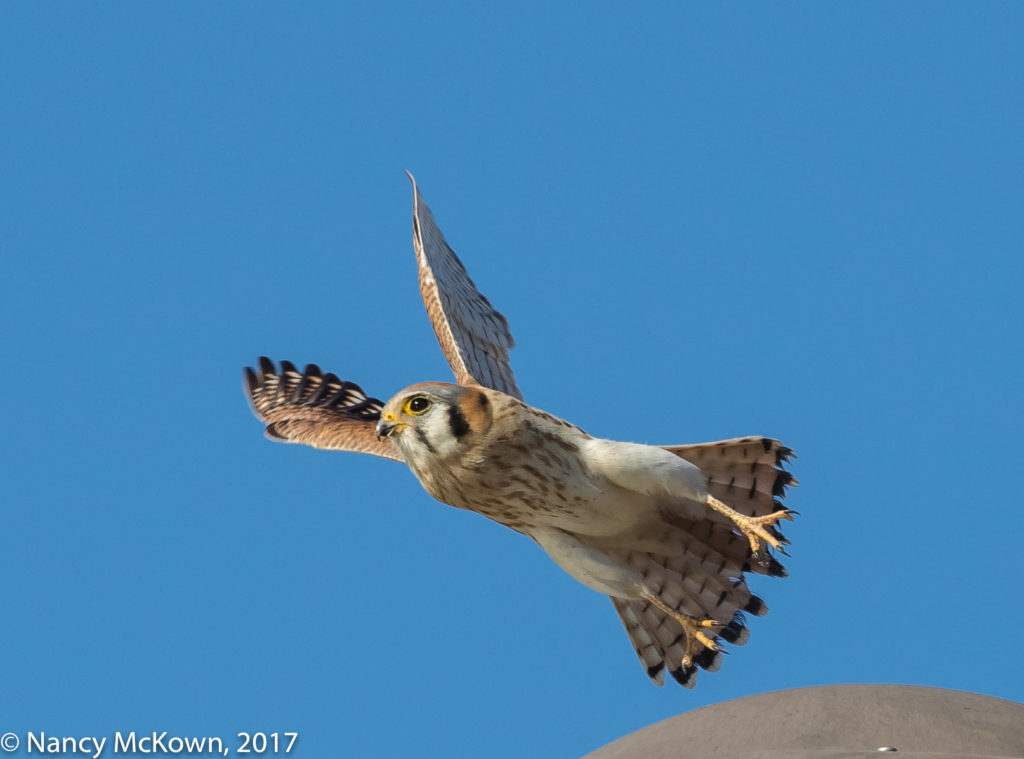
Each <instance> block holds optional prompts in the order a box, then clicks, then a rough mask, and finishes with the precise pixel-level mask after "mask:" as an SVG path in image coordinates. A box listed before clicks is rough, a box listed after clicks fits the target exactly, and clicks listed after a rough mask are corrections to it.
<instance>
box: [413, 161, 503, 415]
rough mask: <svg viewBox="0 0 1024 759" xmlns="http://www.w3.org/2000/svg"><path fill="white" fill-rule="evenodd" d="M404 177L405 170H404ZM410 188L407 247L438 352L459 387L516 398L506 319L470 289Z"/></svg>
mask: <svg viewBox="0 0 1024 759" xmlns="http://www.w3.org/2000/svg"><path fill="white" fill-rule="evenodd" d="M406 174H409V172H406ZM409 179H410V181H412V190H413V214H412V217H413V233H412V239H413V245H414V246H415V248H416V262H417V263H418V264H419V268H420V292H421V293H422V294H423V303H424V305H425V306H426V307H427V315H428V316H430V323H431V324H432V325H433V326H434V334H436V335H437V340H438V342H439V343H441V350H443V351H444V355H445V358H447V359H448V364H449V366H451V368H452V371H453V372H455V380H456V381H457V382H458V383H459V384H460V385H471V384H475V385H483V386H484V387H489V388H491V389H493V390H498V391H500V392H502V393H507V394H508V395H512V396H515V397H516V398H519V399H522V397H523V396H522V394H521V393H520V392H519V388H518V387H516V378H515V375H514V374H513V373H512V367H511V366H509V359H508V352H509V350H511V349H512V347H513V346H514V345H515V341H514V340H513V339H512V333H510V332H509V329H508V321H506V319H505V317H504V316H502V315H501V313H499V312H498V311H497V310H496V309H495V308H494V306H492V305H491V303H490V301H488V300H487V298H485V297H484V296H483V295H481V294H480V291H479V290H477V289H476V285H474V284H473V280H471V279H470V278H469V274H467V273H466V268H465V267H464V266H463V265H462V262H461V261H460V260H459V257H458V256H456V255H455V251H453V250H452V249H451V248H450V247H448V243H447V242H445V239H444V235H442V234H441V230H440V229H438V228H437V225H436V224H435V223H434V217H433V216H432V215H431V213H430V209H429V208H427V204H426V203H424V202H423V198H422V197H421V196H420V191H419V189H418V188H417V187H416V180H415V179H414V178H413V176H412V174H409Z"/></svg>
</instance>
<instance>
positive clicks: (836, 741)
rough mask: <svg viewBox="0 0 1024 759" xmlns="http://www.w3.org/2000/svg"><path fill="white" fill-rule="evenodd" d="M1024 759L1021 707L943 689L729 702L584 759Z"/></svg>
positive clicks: (834, 690)
mask: <svg viewBox="0 0 1024 759" xmlns="http://www.w3.org/2000/svg"><path fill="white" fill-rule="evenodd" d="M886 747H888V748H889V749H890V750H891V749H892V748H895V749H896V753H897V756H902V757H925V756H927V757H930V758H931V759H940V757H971V758H972V759H981V757H1024V704H1018V703H1016V702H1014V701H1004V700H1003V699H1001V698H993V697H991V696H981V695H978V694H976V693H965V692H963V691H956V690H944V689H942V688H922V687H917V686H911V685H828V686H822V687H816V688H798V689H796V690H785V691H777V692H775V693H763V694H760V695H757V696H748V697H746V698H739V699H736V700H734V701H726V702H724V703H721V704H715V705H713V706H706V707H704V708H703V709H695V710H694V711H692V712H687V713H686V714H680V715H678V716H676V717H671V718H669V719H667V720H664V721H663V722H658V723H657V724H654V725H651V726H649V727H645V728H643V729H641V730H638V731H636V732H635V733H631V734H629V735H627V736H626V737H624V738H620V739H619V740H617V741H613V742H612V743H609V744H608V745H607V746H604V747H603V748H600V749H598V750H597V751H595V752H593V753H591V754H588V755H587V756H586V757H585V759H689V758H690V757H693V758H694V759H697V758H698V757H699V758H700V759H782V758H783V757H791V758H792V759H812V757H813V758H814V759H818V758H819V757H820V758H822V759H824V758H826V757H827V758H829V759H838V758H839V757H843V758H844V759H846V758H849V759H853V758H854V757H856V758H858V759H860V758H861V757H873V758H875V759H877V758H878V757H880V756H888V755H890V754H889V753H887V752H885V751H882V752H881V753H880V749H884V748H886Z"/></svg>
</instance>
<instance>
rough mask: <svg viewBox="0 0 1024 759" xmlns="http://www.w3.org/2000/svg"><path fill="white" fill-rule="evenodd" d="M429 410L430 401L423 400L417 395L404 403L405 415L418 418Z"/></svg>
mask: <svg viewBox="0 0 1024 759" xmlns="http://www.w3.org/2000/svg"><path fill="white" fill-rule="evenodd" d="M428 408H430V401H428V400H427V399H426V398H424V397H423V396H422V395H417V396H416V397H415V398H410V399H409V400H407V401H406V402H405V413H407V414H412V415H413V416H418V415H419V414H422V413H423V412H424V411H426V410H427V409H428Z"/></svg>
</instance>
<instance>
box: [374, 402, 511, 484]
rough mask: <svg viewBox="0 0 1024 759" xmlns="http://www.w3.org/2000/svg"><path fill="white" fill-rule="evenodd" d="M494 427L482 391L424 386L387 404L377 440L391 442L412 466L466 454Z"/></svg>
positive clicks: (382, 412)
mask: <svg viewBox="0 0 1024 759" xmlns="http://www.w3.org/2000/svg"><path fill="white" fill-rule="evenodd" d="M490 424H491V404H490V401H489V400H488V399H487V396H486V395H485V394H484V392H483V391H482V390H480V389H479V388H476V387H465V386H462V385H451V384H447V383H444V382H423V383H420V384H417V385H411V386H410V387H407V388H406V389H405V390H402V391H401V392H400V393H398V394H397V395H395V396H394V397H393V398H391V399H390V400H389V401H388V402H387V403H385V404H384V408H382V409H381V412H380V420H379V421H378V422H377V437H378V438H385V437H387V438H391V440H393V441H394V443H395V445H396V446H398V449H399V450H400V451H401V452H402V454H403V456H404V457H405V459H406V461H408V462H409V463H410V464H412V463H414V462H416V461H425V460H431V459H433V460H436V459H447V458H449V457H450V456H452V455H459V454H461V453H463V452H464V451H465V450H466V446H467V444H469V443H470V442H471V441H473V440H474V439H476V438H477V437H478V436H479V435H480V434H481V433H482V432H484V431H486V429H487V428H488V427H490Z"/></svg>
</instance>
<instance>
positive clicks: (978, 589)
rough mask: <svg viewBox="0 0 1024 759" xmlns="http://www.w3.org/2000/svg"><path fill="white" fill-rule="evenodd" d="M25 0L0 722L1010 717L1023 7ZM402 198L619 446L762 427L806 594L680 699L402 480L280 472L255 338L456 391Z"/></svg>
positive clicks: (6, 101) (15, 122)
mask: <svg viewBox="0 0 1024 759" xmlns="http://www.w3.org/2000/svg"><path fill="white" fill-rule="evenodd" d="M548 5H549V4H546V3H532V2H528V3H512V4H510V3H474V4H466V3H446V2H441V3H437V2H434V3H430V4H416V3H358V4H356V3H346V4H341V3H301V4H294V3H290V4H282V3H248V2H245V3H243V2H234V3H228V2H225V3H198V2H196V3H174V4H170V3H164V4H160V3H91V4H83V3H75V4H70V3H63V4H54V3H36V2H23V3H4V4H3V5H2V6H0V66H2V71H3V74H2V76H0V102H2V103H3V112H4V117H3V124H2V127H0V167H2V176H3V179H2V182H0V261H2V276H0V296H2V297H0V325H2V326H0V329H2V332H0V334H2V348H3V357H4V363H5V370H4V371H3V372H2V374H0V377H2V379H0V382H2V384H3V396H4V398H5V399H6V401H5V403H4V422H5V429H6V434H5V435H4V436H3V438H2V441H0V456H2V461H3V471H4V475H3V488H2V495H0V499H2V510H0V537H2V544H3V562H2V566H3V573H2V574H3V578H2V581H0V608H2V609H3V618H4V622H3V625H2V634H0V635H2V637H0V651H2V652H3V654H2V667H0V732H5V731H7V730H11V731H14V732H16V733H19V734H24V732H25V731H28V730H36V731H40V730H46V731H50V732H52V733H59V734H66V735H84V734H91V735H109V734H112V733H113V732H114V731H115V730H122V731H129V730H136V731H143V732H145V731H153V730H160V731H162V730H167V731H170V732H171V734H179V735H202V734H213V735H222V736H225V737H230V736H233V735H234V734H235V733H236V732H238V731H243V730H244V731H257V730H261V731H265V732H271V731H274V730H277V731H286V730H294V731H298V732H299V733H300V734H301V737H300V739H299V743H298V744H297V746H296V747H295V751H294V752H293V755H295V756H301V757H313V758H315V757H327V756H338V757H359V756H376V757H406V756H420V757H458V756H465V757H480V756H487V757H497V758H504V757H520V756H525V755H527V754H529V755H531V756H542V757H572V756H579V755H581V754H583V753H586V752H587V751H589V750H592V749H594V748H597V747H598V746H600V745H602V744H604V743H606V742H608V741H610V740H612V739H614V738H616V737H619V736H621V735H623V734H625V733H628V732H630V731H632V730H635V729H638V728H640V727H642V726H644V725H647V724H650V723H652V722H654V721H657V720H660V719H662V718H665V717H668V716H670V715H673V714H676V713H678V712H680V711H684V710H688V709H693V708H696V707H699V706H703V705H707V704H711V703H716V702H719V701H722V700H726V699H731V698H736V697H740V696H744V695H748V694H752V693H759V692H763V691H768V690H774V689H782V688H792V687H798V686H807V685H817V684H825V683H840V682H899V683H910V684H919V685H933V686H941V687H946V688H959V689H965V690H970V691H977V692H981V693H986V694H991V695H995V696H1001V697H1004V698H1010V699H1016V700H1024V677H1022V676H1021V672H1024V658H1022V654H1021V651H1022V648H1024V647H1022V646H1021V634H1022V633H1021V630H1022V629H1024V612H1022V610H1021V604H1020V600H1019V595H1020V585H1021V570H1020V555H1021V545H1022V536H1024V518H1022V516H1021V514H1022V509H1021V503H1020V501H1021V495H1020V492H1019V491H1020V482H1021V478H1022V475H1024V471H1022V464H1021V456H1020V445H1021V443H1020V429H1021V422H1022V413H1021V412H1022V392H1021V387H1022V386H1024V377H1022V374H1024V371H1022V369H1024V358H1022V349H1021V342H1022V338H1021V332H1022V326H1024V307H1022V295H1021V289H1022V284H1024V263H1022V250H1024V246H1022V244H1021V240H1022V237H1024V221H1022V220H1024V214H1022V207H1024V140H1022V138H1021V136H1022V134H1024V47H1022V45H1021V39H1022V38H1024V6H1022V5H1021V4H1019V3H1011V2H1002V3H1001V2H990V3H983V4H964V3H941V2H939V3H934V2H929V3H912V2H911V3H899V4H892V3H888V2H874V3H873V2H864V3H850V4H843V5H841V4H834V3H827V4H826V3H790V4H772V5H771V6H765V5H762V4H753V3H751V4H742V3H741V4H735V3H733V4H703V3H702V4H696V3H694V4H687V5H684V4H681V3H646V4H640V5H639V6H634V7H632V8H629V9H627V8H626V7H625V6H623V5H622V4H621V3H586V4H575V5H574V6H573V7H571V8H569V7H563V8H561V9H558V10H552V9H551V8H550V7H548ZM403 168H408V169H410V170H411V171H413V172H414V173H415V174H416V176H417V179H418V180H419V182H420V185H421V187H422V190H423V192H424V196H425V198H426V200H427V202H428V203H429V204H430V205H431V207H432V209H433V211H434V214H435V216H436V218H437V220H438V222H439V223H440V225H441V227H442V229H443V230H444V231H445V233H446V235H447V237H448V240H449V241H450V242H451V244H452V246H453V247H454V248H455V250H456V251H458V253H459V254H460V255H461V257H462V259H463V261H464V262H465V263H466V265H467V267H468V268H469V270H470V273H471V274H472V276H473V278H474V279H475V280H476V282H477V284H478V285H479V286H480V287H481V289H482V290H483V292H484V293H485V294H487V295H488V297H489V298H490V299H491V301H492V302H493V303H494V304H496V305H497V306H498V307H499V308H500V309H501V310H503V311H504V313H505V314H506V315H507V316H508V318H509V321H510V323H511V326H512V330H513V332H514V334H515V336H516V338H517V341H518V344H519V347H518V348H517V349H516V350H515V351H514V353H513V364H514V367H515V369H516V372H517V376H518V380H519V385H520V387H521V388H522V389H523V392H524V393H525V395H526V398H527V399H528V400H529V401H530V402H532V403H533V404H535V405H537V406H539V407H541V408H544V409H546V410H547V411H550V412H552V413H554V414H557V415H559V416H563V417H565V418H567V419H570V420H572V421H573V422H575V423H577V424H579V425H580V426H582V427H584V428H585V429H587V430H588V431H590V432H591V433H593V434H595V435H600V436H603V437H610V438H616V439H622V440H635V441H642V442H651V443H663V444H669V443H685V442H697V441H703V440H714V439H719V438H725V437H733V436H738V435H743V434H767V435H771V436H774V437H779V438H781V439H782V440H784V441H785V442H786V443H787V444H789V445H791V446H793V447H794V448H795V449H796V450H797V452H798V454H799V456H800V458H799V459H798V460H797V461H796V462H795V468H794V471H795V474H796V475H797V476H798V477H799V478H800V480H801V482H802V484H801V486H800V487H799V488H798V489H797V490H796V491H794V493H793V498H792V502H793V505H794V506H795V507H796V508H798V509H799V510H800V511H801V512H802V516H801V518H800V519H799V521H798V522H797V523H796V524H795V525H793V526H792V527H790V528H789V530H788V533H789V534H790V536H791V537H792V539H793V546H792V554H793V556H792V559H791V560H790V561H789V562H788V566H789V568H790V571H791V577H790V578H788V579H786V580H768V579H766V578H755V579H759V580H761V582H757V583H756V585H757V589H758V590H759V591H760V592H761V593H762V595H764V596H765V598H766V600H767V601H768V603H769V605H770V606H771V609H772V611H771V613H770V614H769V615H768V616H767V617H765V618H763V619H757V620H754V622H753V624H752V639H751V641H750V643H749V645H748V646H746V647H745V648H742V649H735V650H734V653H733V655H732V656H729V657H727V660H726V661H725V664H724V666H723V668H722V670H721V671H720V672H718V673H715V674H703V675H702V676H701V679H700V683H699V685H698V687H697V689H696V690H694V691H685V690H683V689H681V688H678V687H675V686H674V685H671V686H666V687H665V688H663V689H657V688H655V687H653V686H652V685H651V684H650V683H649V682H648V681H647V678H646V677H645V675H644V673H643V671H642V669H641V667H640V665H639V663H638V662H637V660H636V657H635V656H634V654H633V652H632V650H631V648H630V646H629V644H628V642H627V639H626V636H625V633H624V631H623V629H622V628H621V625H620V623H619V621H618V620H617V618H616V617H615V614H614V613H613V610H612V608H611V604H610V603H609V602H608V601H607V600H606V599H605V598H603V597H601V596H599V595H597V594H595V593H593V592H591V591H589V590H587V589H586V588H584V587H583V586H581V585H578V584H576V583H575V582H574V581H573V580H572V579H570V578H569V577H568V576H566V575H564V574H563V573H562V572H561V571H560V570H559V569H558V568H557V567H556V566H555V565H554V564H553V563H552V562H551V561H550V560H549V559H548V558H547V556H546V555H545V554H544V553H543V552H542V551H541V550H540V549H539V548H537V547H536V546H535V545H533V544H532V543H530V542H529V541H528V540H526V539H524V538H523V537H521V536H519V535H516V534H514V533H512V532H510V531H507V530H504V529H503V528H500V527H499V526H497V525H495V524H492V523H490V522H487V521H486V520H485V519H483V518H480V517H477V516H475V515H471V514H466V513H463V512H457V511H455V510H454V509H450V508H448V507H445V506H442V505H441V504H438V503H436V502H434V501H433V500H432V499H431V498H430V497H429V496H427V495H426V493H425V492H423V491H422V489H421V488H420V486H419V485H418V483H417V482H416V481H415V479H414V478H413V476H412V475H411V474H410V473H409V472H408V471H407V470H406V469H404V467H401V466H399V465H396V464H393V463H391V462H387V461H384V460H377V459H372V458H370V457H365V456H358V455H354V454H338V453H324V452H320V451H314V450H311V449H307V448H301V447H298V446H282V445H275V444H273V443H271V442H269V441H266V440H264V439H263V437H262V434H261V433H262V429H261V426H260V425H259V423H258V422H257V421H256V420H255V419H254V418H253V417H252V416H251V414H250V412H249V410H248V408H247V406H246V403H245V400H244V398H243V395H242V392H241V367H242V366H243V365H245V364H247V363H251V362H252V361H254V359H255V358H256V357H257V356H258V355H260V354H267V355H269V356H271V357H273V358H275V359H281V358H287V359H290V360H292V361H294V362H296V363H300V364H301V363H305V362H310V361H313V362H317V363H319V364H321V366H323V367H324V368H325V370H332V371H335V372H337V373H338V374H340V375H341V376H343V377H345V378H348V379H351V380H353V381H356V382H358V383H360V384H362V385H363V387H365V388H366V389H367V391H368V392H370V393H371V394H374V395H378V396H381V397H385V398H386V397H388V396H389V395H390V394H391V393H393V392H395V391H396V390H398V389H400V388H402V387H404V386H405V385H407V384H410V383H412V382H415V381H422V380H429V379H441V380H447V379H449V377H450V374H449V371H448V369H447V366H446V365H445V363H444V360H443V358H442V356H441V352H440V350H439V349H438V347H437V346H436V343H435V341H434V338H433V335H432V332H431V330H430V327H429V324H428V322H427V319H426V316H425V314H424V312H423V307H422V303H421V301H420V298H419V293H418V289H417V285H416V270H415V261H414V257H413V252H412V247H411V218H410V214H411V192H410V187H409V184H408V182H407V180H406V179H405V177H404V176H403V174H402V169H403Z"/></svg>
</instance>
